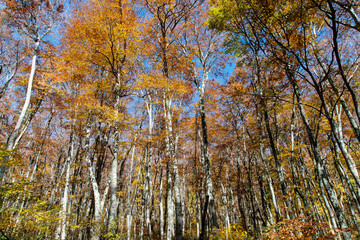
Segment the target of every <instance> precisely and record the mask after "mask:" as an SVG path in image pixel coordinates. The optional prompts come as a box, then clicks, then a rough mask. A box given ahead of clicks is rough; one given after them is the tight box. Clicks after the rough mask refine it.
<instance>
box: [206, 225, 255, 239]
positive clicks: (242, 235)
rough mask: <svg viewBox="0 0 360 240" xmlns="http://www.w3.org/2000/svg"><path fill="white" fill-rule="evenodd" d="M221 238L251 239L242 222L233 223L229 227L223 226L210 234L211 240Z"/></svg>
mask: <svg viewBox="0 0 360 240" xmlns="http://www.w3.org/2000/svg"><path fill="white" fill-rule="evenodd" d="M219 239H221V240H222V239H224V240H225V239H233V240H245V239H251V237H250V236H249V235H248V233H247V232H246V231H245V230H243V229H242V226H241V224H239V223H232V224H230V225H229V226H227V227H222V228H220V229H218V230H217V231H216V232H213V233H212V234H211V235H210V240H219Z"/></svg>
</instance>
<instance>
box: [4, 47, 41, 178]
mask: <svg viewBox="0 0 360 240" xmlns="http://www.w3.org/2000/svg"><path fill="white" fill-rule="evenodd" d="M39 45H40V41H36V42H35V49H34V55H33V57H32V62H31V71H30V76H29V80H28V85H27V91H26V98H25V102H24V105H23V107H22V110H21V113H20V116H19V118H18V120H17V122H16V125H15V128H14V130H13V132H12V133H11V135H10V137H9V139H8V142H7V145H6V150H7V151H11V150H13V149H14V148H15V147H16V145H15V141H16V139H17V138H18V136H19V133H20V130H21V126H22V124H23V122H24V119H25V115H26V113H27V111H28V109H29V105H30V100H31V94H32V87H33V81H34V77H35V71H36V61H37V57H38V50H39ZM4 162H6V161H3V162H2V163H1V167H0V184H1V182H3V180H4V178H5V175H6V170H7V167H6V166H5V165H4V164H5V163H4Z"/></svg>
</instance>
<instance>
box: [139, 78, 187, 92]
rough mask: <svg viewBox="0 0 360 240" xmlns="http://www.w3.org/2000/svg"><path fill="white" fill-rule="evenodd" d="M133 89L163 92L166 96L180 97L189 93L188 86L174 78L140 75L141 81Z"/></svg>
mask: <svg viewBox="0 0 360 240" xmlns="http://www.w3.org/2000/svg"><path fill="white" fill-rule="evenodd" d="M135 89H137V90H141V89H152V90H158V91H163V92H165V93H166V94H171V95H178V96H182V95H184V94H187V93H189V92H190V91H191V87H190V86H189V84H187V83H185V82H183V81H181V80H180V79H176V78H166V77H163V76H161V75H156V74H153V75H145V74H143V75H141V80H140V81H139V82H138V83H137V85H136V87H135Z"/></svg>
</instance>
